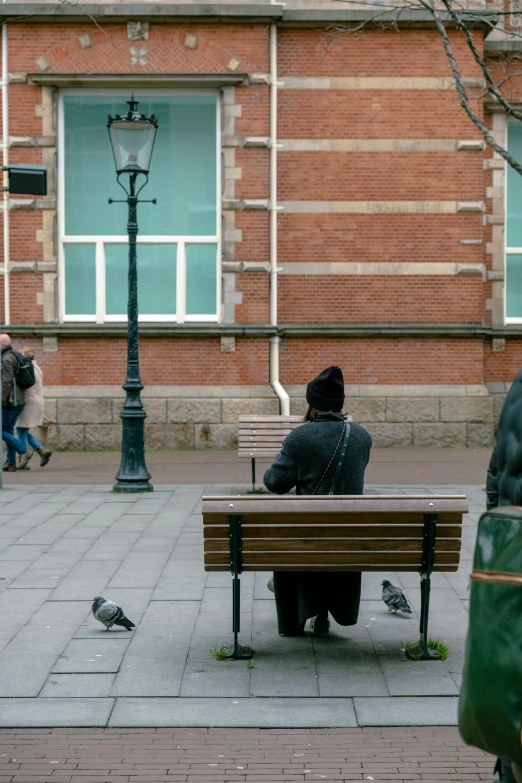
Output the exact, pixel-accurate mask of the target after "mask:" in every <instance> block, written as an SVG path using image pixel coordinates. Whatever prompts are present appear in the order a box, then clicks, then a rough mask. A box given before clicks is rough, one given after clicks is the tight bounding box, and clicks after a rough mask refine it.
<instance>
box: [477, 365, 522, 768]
mask: <svg viewBox="0 0 522 783" xmlns="http://www.w3.org/2000/svg"><path fill="white" fill-rule="evenodd" d="M486 496H487V497H486V507H487V509H488V511H489V509H490V508H496V507H497V506H522V370H519V372H518V373H517V375H516V377H515V380H514V381H513V384H512V386H511V389H510V390H509V392H508V395H507V397H506V399H505V401H504V405H503V407H502V412H501V414H500V421H499V425H498V431H497V440H496V443H495V448H494V449H493V454H492V455H491V460H490V463H489V467H488V473H487V480H486ZM495 771H496V772H498V774H499V777H500V780H501V781H502V783H516V779H515V776H514V774H513V770H512V767H511V764H510V763H509V761H504V760H502V759H499V760H498V762H497V766H496V767H495Z"/></svg>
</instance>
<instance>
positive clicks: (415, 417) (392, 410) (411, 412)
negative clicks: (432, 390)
mask: <svg viewBox="0 0 522 783" xmlns="http://www.w3.org/2000/svg"><path fill="white" fill-rule="evenodd" d="M439 407H440V404H439V398H438V397H402V398H401V397H390V398H388V399H387V401H386V421H411V422H421V421H438V419H439Z"/></svg>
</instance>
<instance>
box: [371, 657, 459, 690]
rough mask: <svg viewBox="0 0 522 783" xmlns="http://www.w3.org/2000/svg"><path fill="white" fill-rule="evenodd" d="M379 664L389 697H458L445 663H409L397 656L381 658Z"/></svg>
mask: <svg viewBox="0 0 522 783" xmlns="http://www.w3.org/2000/svg"><path fill="white" fill-rule="evenodd" d="M380 664H381V667H382V671H383V674H384V677H385V680H386V685H387V686H388V690H389V692H390V695H391V696H445V695H447V696H457V695H458V690H457V688H456V686H455V682H454V680H453V678H452V677H451V675H450V673H449V671H448V667H447V665H446V662H445V661H409V660H407V659H406V658H404V657H402V656H401V657H399V654H397V657H396V658H394V657H393V656H382V657H381V658H380ZM365 695H366V694H365ZM368 695H369V694H368Z"/></svg>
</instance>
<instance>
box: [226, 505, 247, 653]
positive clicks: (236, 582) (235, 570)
mask: <svg viewBox="0 0 522 783" xmlns="http://www.w3.org/2000/svg"><path fill="white" fill-rule="evenodd" d="M228 521H229V525H230V570H231V572H232V576H233V579H232V631H233V633H234V648H233V650H232V652H231V654H230V655H229V656H228V657H229V658H231V659H233V660H235V661H244V660H248V659H249V658H251V657H252V649H251V648H250V647H243V646H242V645H240V644H239V640H238V635H239V631H240V623H241V580H240V578H239V574H240V573H241V571H242V567H243V555H242V551H243V550H242V531H241V517H240V516H235V515H231V516H229V518H228Z"/></svg>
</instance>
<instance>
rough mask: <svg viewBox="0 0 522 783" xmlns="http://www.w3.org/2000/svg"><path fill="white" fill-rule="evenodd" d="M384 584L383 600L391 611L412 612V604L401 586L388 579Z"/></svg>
mask: <svg viewBox="0 0 522 783" xmlns="http://www.w3.org/2000/svg"><path fill="white" fill-rule="evenodd" d="M381 584H382V600H383V601H384V603H385V604H386V606H387V607H388V611H389V612H395V614H397V612H404V614H411V613H412V612H411V606H410V605H409V603H408V600H407V598H406V596H405V595H404V593H403V592H402V590H401V588H400V587H395V586H394V585H392V583H391V582H388V580H387V579H385V580H384V582H382V583H381Z"/></svg>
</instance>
